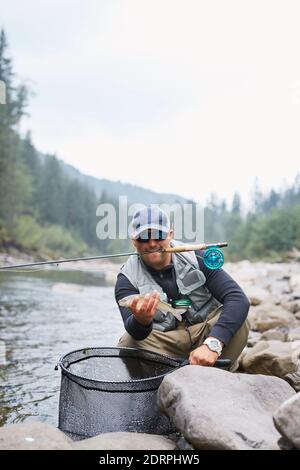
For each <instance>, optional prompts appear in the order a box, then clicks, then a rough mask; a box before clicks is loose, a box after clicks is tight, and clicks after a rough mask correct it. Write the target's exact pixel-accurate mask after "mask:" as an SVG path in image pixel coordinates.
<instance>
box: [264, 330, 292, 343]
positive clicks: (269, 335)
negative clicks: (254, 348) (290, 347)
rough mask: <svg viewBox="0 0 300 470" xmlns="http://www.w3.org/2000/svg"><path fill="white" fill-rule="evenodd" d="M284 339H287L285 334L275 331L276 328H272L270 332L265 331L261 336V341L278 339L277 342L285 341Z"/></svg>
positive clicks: (281, 331) (284, 332)
mask: <svg viewBox="0 0 300 470" xmlns="http://www.w3.org/2000/svg"><path fill="white" fill-rule="evenodd" d="M286 338H287V332H286V331H283V330H280V329H277V328H272V330H267V331H265V332H264V333H262V335H261V339H262V340H270V339H278V340H279V341H286Z"/></svg>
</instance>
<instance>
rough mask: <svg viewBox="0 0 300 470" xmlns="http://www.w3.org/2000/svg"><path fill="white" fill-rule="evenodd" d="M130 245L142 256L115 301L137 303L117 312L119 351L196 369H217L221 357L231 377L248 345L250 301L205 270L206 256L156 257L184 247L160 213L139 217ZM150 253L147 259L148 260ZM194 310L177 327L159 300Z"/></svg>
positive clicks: (131, 263) (128, 266)
mask: <svg viewBox="0 0 300 470" xmlns="http://www.w3.org/2000/svg"><path fill="white" fill-rule="evenodd" d="M131 239H132V242H133V245H134V246H135V248H136V250H137V252H138V253H141V255H139V256H130V258H129V259H128V260H127V262H126V263H125V264H124V265H123V266H122V268H121V271H120V273H119V274H118V278H117V283H116V286H115V297H116V301H117V302H119V301H120V300H121V299H123V298H124V297H127V296H129V295H134V294H135V295H138V294H139V293H140V294H145V295H146V296H145V299H144V300H143V301H142V302H141V301H140V300H139V299H138V297H135V298H134V299H133V300H132V302H131V304H130V308H128V307H121V306H120V305H119V304H118V305H119V309H120V312H121V315H122V318H123V322H124V326H125V329H126V333H125V334H124V335H123V336H122V338H121V339H120V341H119V344H118V346H119V347H135V348H143V349H148V350H152V351H155V352H158V353H160V354H165V355H168V356H170V357H175V358H178V357H182V358H188V359H189V362H190V364H192V365H196V364H199V365H204V366H213V365H214V363H215V362H216V360H217V359H218V357H220V356H221V357H222V358H229V359H231V369H230V370H232V371H234V370H236V368H237V359H238V357H239V355H240V353H241V351H242V350H243V349H244V347H245V346H246V344H247V338H248V332H249V327H248V321H247V320H246V317H247V314H248V311H249V301H248V299H247V297H246V296H245V294H244V292H243V291H242V289H241V288H240V287H239V285H238V284H237V283H236V282H235V281H234V280H233V279H232V278H231V277H230V276H229V275H228V274H227V273H226V272H225V271H223V270H222V269H217V270H211V269H209V268H207V267H206V266H205V265H204V262H203V260H202V257H203V252H200V251H195V252H194V251H191V252H182V253H167V252H158V251H157V250H159V249H162V248H167V247H169V246H175V245H178V244H180V242H176V241H175V240H173V230H171V228H170V222H169V219H168V216H167V214H166V213H165V212H163V211H162V210H161V209H159V208H154V207H151V206H149V207H146V208H144V209H143V210H140V211H138V212H136V214H135V215H134V217H133V220H132V223H131ZM144 252H146V254H144ZM180 299H185V301H187V302H188V303H189V304H190V307H189V308H187V310H186V312H185V313H184V314H183V315H182V317H183V321H182V322H179V321H178V320H177V319H176V318H175V317H174V316H173V315H172V314H171V313H168V314H167V315H165V314H163V313H162V312H160V311H159V310H157V304H158V301H159V300H164V301H167V302H168V303H173V305H174V302H175V303H176V300H177V301H178V300H180Z"/></svg>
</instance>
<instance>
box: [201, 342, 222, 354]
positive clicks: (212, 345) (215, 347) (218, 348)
mask: <svg viewBox="0 0 300 470" xmlns="http://www.w3.org/2000/svg"><path fill="white" fill-rule="evenodd" d="M203 344H206V346H207V347H208V348H209V349H210V350H211V351H214V352H216V353H218V357H219V356H221V354H222V344H221V341H219V340H218V339H217V338H207V339H206V340H205V341H204V342H203Z"/></svg>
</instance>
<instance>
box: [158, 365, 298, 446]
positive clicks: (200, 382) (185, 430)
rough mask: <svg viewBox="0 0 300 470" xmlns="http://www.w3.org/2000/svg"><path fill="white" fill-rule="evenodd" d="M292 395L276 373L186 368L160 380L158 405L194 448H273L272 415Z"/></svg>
mask: <svg viewBox="0 0 300 470" xmlns="http://www.w3.org/2000/svg"><path fill="white" fill-rule="evenodd" d="M294 393H295V392H294V390H293V389H292V388H291V387H290V386H289V385H288V384H287V383H286V382H285V381H284V380H281V379H279V378H277V377H267V376H262V375H259V376H253V375H248V374H239V373H234V374H232V373H230V372H227V371H224V370H221V369H216V368H213V367H202V366H186V367H182V368H180V369H178V370H177V371H175V372H172V373H171V374H168V375H167V376H166V377H165V378H164V380H163V382H162V384H161V385H160V387H159V390H158V404H159V407H160V409H161V410H162V411H163V412H164V413H165V414H167V415H168V416H169V418H170V419H171V420H172V421H173V423H174V424H175V426H176V428H177V429H178V430H179V431H180V432H181V433H182V435H183V436H184V438H185V439H186V440H187V441H188V442H189V443H190V444H191V445H192V446H193V447H194V448H195V449H213V450H217V449H220V450H221V449H224V450H225V449H228V450H229V449H235V450H236V449H278V448H279V447H278V444H277V441H278V439H279V437H280V435H279V434H278V432H277V430H276V429H275V427H274V425H273V422H272V415H273V413H274V412H275V411H276V409H277V408H278V407H279V406H280V404H281V403H283V401H285V400H286V399H288V398H290V397H292V396H293V395H294Z"/></svg>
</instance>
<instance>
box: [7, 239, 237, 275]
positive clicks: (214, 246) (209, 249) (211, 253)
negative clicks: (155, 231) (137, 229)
mask: <svg viewBox="0 0 300 470" xmlns="http://www.w3.org/2000/svg"><path fill="white" fill-rule="evenodd" d="M227 245H228V243H227V242H218V243H201V244H200V245H178V246H172V247H168V248H159V249H158V250H153V251H143V252H141V253H139V252H136V251H134V252H130V253H116V254H112V255H99V256H88V257H84V258H70V259H57V260H51V261H37V262H35V263H26V264H11V265H7V266H0V270H7V269H17V268H29V267H31V266H43V265H47V264H56V265H59V264H62V263H70V262H72V261H91V260H96V259H108V258H119V257H122V256H140V255H146V254H149V253H180V252H184V251H195V250H205V254H204V256H203V261H204V264H205V265H206V266H207V267H208V268H210V269H218V268H220V267H221V266H222V265H223V264H224V255H223V253H222V251H221V250H220V248H222V247H225V246H227Z"/></svg>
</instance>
